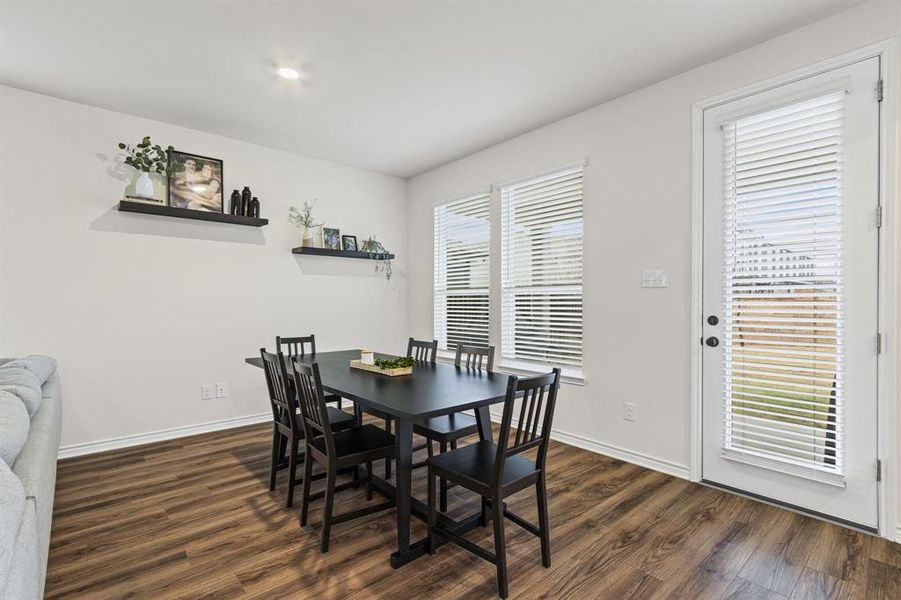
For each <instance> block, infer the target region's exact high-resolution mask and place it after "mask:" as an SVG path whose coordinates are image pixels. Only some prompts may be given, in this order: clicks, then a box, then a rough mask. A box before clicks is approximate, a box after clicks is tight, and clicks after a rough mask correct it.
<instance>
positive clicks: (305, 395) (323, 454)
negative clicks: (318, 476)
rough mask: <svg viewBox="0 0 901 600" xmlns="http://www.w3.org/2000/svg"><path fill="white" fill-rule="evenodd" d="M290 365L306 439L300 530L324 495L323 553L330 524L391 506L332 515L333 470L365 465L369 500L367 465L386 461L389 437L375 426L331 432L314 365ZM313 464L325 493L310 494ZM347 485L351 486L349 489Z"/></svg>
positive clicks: (369, 468) (391, 439) (391, 445)
mask: <svg viewBox="0 0 901 600" xmlns="http://www.w3.org/2000/svg"><path fill="white" fill-rule="evenodd" d="M292 364H293V365H294V382H295V387H296V389H297V398H298V401H299V402H300V412H301V414H302V415H303V426H304V432H305V435H306V438H305V439H306V460H305V461H304V477H303V500H302V503H301V508H300V526H301V527H304V526H306V524H307V514H308V511H309V506H310V500H313V499H314V498H321V497H323V496H325V507H324V508H323V513H322V540H321V543H320V550H321V551H322V552H328V546H329V535H330V532H331V527H332V525H335V524H337V523H343V522H345V521H350V520H352V519H356V518H359V517H363V516H365V515H369V514H372V513H375V512H379V511H382V510H386V509H388V508H392V507H393V506H394V502H391V501H389V502H383V503H380V504H376V505H373V506H367V507H366V508H362V509H359V510H355V511H351V512H347V513H344V514H341V515H337V516H334V515H332V507H333V506H334V502H335V492H336V491H338V489H344V487H349V486H348V485H345V486H343V487H341V488H338V487H336V485H335V478H336V477H337V474H338V471H340V470H343V469H347V468H353V469H354V470H356V468H357V467H358V466H359V465H363V464H365V465H366V499H367V500H372V462H373V461H375V460H381V459H386V460H388V459H391V458H392V457H393V456H394V436H393V435H391V434H390V433H388V432H387V431H384V430H383V429H379V428H378V427H376V426H375V425H356V423H355V424H354V427H351V428H350V429H344V430H341V431H333V430H332V428H331V427H329V425H328V416H329V413H328V409H329V407H328V406H326V404H325V397H324V396H323V394H322V382H321V380H320V378H319V365H318V364H317V363H315V362H314V363H313V364H312V365H306V364H303V363H300V362H297V361H292ZM313 461H315V462H318V463H319V464H320V465H322V466H323V467H325V469H326V486H325V490H324V491H322V492H318V493H317V494H315V495H313V494H310V487H311V486H310V482H311V480H312V479H313V477H312V475H313ZM353 483H354V482H351V483H350V485H353Z"/></svg>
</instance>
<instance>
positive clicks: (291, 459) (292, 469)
mask: <svg viewBox="0 0 901 600" xmlns="http://www.w3.org/2000/svg"><path fill="white" fill-rule="evenodd" d="M296 479H297V438H296V437H293V436H292V437H291V455H290V456H288V499H287V500H285V508H291V507H292V506H294V481H295V480H296Z"/></svg>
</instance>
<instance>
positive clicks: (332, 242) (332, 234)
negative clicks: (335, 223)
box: [322, 227, 341, 250]
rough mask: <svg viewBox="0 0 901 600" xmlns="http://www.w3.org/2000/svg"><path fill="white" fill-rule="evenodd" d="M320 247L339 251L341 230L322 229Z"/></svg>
mask: <svg viewBox="0 0 901 600" xmlns="http://www.w3.org/2000/svg"><path fill="white" fill-rule="evenodd" d="M322 247H323V248H329V249H331V250H340V249H341V230H340V229H338V228H337V227H323V228H322Z"/></svg>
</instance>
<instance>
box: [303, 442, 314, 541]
mask: <svg viewBox="0 0 901 600" xmlns="http://www.w3.org/2000/svg"><path fill="white" fill-rule="evenodd" d="M312 481H313V457H312V456H310V452H309V448H307V452H306V456H305V458H304V461H303V501H302V502H301V505H300V526H301V527H306V526H307V514H308V512H309V509H310V487H311V485H312Z"/></svg>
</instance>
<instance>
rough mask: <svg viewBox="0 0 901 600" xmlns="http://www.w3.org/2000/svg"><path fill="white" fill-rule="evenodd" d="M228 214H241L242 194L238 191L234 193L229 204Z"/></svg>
mask: <svg viewBox="0 0 901 600" xmlns="http://www.w3.org/2000/svg"><path fill="white" fill-rule="evenodd" d="M228 214H230V215H239V214H241V192H239V191H238V190H235V191H233V192H232V199H231V202H229V204H228Z"/></svg>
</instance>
